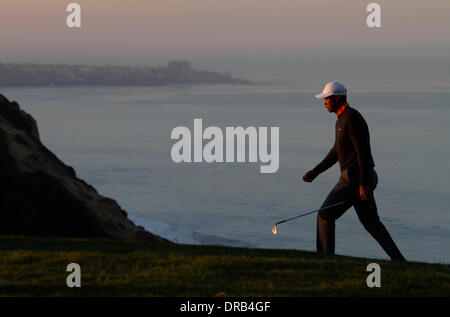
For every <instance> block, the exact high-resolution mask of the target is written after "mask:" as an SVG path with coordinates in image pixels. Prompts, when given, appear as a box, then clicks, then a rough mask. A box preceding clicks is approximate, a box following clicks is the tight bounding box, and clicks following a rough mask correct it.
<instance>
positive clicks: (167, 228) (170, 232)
mask: <svg viewBox="0 0 450 317" xmlns="http://www.w3.org/2000/svg"><path fill="white" fill-rule="evenodd" d="M128 218H129V219H130V220H131V221H133V222H134V223H135V224H136V225H140V226H143V227H144V228H145V230H147V231H149V232H151V233H153V234H156V235H158V236H160V237H162V238H164V239H167V240H169V241H172V242H175V243H180V244H192V245H220V246H230V247H244V248H256V247H257V246H256V245H254V244H252V243H250V242H246V241H241V240H233V239H227V238H223V237H219V236H214V235H207V234H202V233H199V232H195V231H193V230H190V229H189V228H187V227H180V226H174V225H170V224H167V223H164V222H160V221H156V220H151V219H148V218H147V217H145V216H138V215H132V214H128Z"/></svg>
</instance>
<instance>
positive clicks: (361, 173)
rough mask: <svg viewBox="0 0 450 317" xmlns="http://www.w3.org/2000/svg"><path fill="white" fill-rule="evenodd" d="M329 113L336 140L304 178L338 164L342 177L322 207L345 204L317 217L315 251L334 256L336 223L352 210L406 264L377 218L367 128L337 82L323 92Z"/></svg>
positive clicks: (329, 84) (372, 163)
mask: <svg viewBox="0 0 450 317" xmlns="http://www.w3.org/2000/svg"><path fill="white" fill-rule="evenodd" d="M315 97H316V98H317V99H323V100H324V105H325V107H326V108H327V110H328V112H334V113H336V115H337V121H336V140H335V143H334V145H333V147H332V148H331V150H330V152H329V153H328V155H327V156H326V157H325V158H324V159H323V161H322V162H320V163H319V164H318V165H317V166H316V167H314V168H313V169H312V170H310V171H309V172H307V173H306V174H305V175H304V176H303V180H304V181H305V182H312V181H313V180H314V179H315V178H316V177H317V176H318V175H319V174H320V173H323V172H324V171H326V170H327V169H328V168H330V167H331V166H333V165H334V164H335V163H336V162H338V161H339V165H340V168H341V176H340V178H339V181H338V182H337V184H336V186H335V187H334V188H333V189H332V190H331V192H330V193H329V194H328V196H327V198H326V199H325V201H324V203H323V204H322V207H321V208H324V207H327V206H330V205H333V204H336V203H338V202H341V201H344V202H345V203H344V204H341V205H338V206H335V207H332V208H329V209H326V210H322V211H320V212H319V213H318V214H317V243H316V244H317V252H320V253H329V254H334V244H335V242H334V236H335V221H336V219H338V218H339V217H340V216H342V215H343V214H344V212H345V211H347V209H349V208H350V207H352V206H353V207H354V208H355V210H356V214H357V215H358V218H359V220H360V221H361V223H362V224H363V226H364V228H365V229H366V230H367V231H368V232H369V233H370V234H371V235H372V237H374V238H375V240H377V242H378V243H379V244H380V245H381V247H382V248H383V250H384V251H385V252H386V253H387V254H388V255H389V256H390V258H391V260H397V261H405V258H404V257H403V255H402V254H401V252H400V250H399V249H398V248H397V246H396V245H395V243H394V241H393V240H392V238H391V236H390V235H389V233H388V231H387V230H386V228H385V227H384V225H383V224H382V223H381V221H380V218H379V217H378V212H377V206H376V203H375V198H374V195H373V190H374V189H375V187H376V186H377V183H378V177H377V174H376V173H375V170H374V166H375V164H374V161H373V158H372V153H371V149H370V136H369V129H368V127H367V124H366V121H365V120H364V118H363V117H362V115H361V114H360V113H359V112H358V111H357V110H355V109H354V108H352V107H350V106H349V104H348V102H347V89H346V88H345V86H344V85H343V84H341V83H339V82H337V81H334V82H330V83H328V84H326V85H325V88H324V89H323V91H322V93H320V94H317V95H316V96H315Z"/></svg>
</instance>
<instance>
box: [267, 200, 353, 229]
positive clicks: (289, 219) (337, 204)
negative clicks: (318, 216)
mask: <svg viewBox="0 0 450 317" xmlns="http://www.w3.org/2000/svg"><path fill="white" fill-rule="evenodd" d="M343 203H345V202H344V201H341V202H340V203H336V204H333V205H329V206H326V207H323V208H320V209H317V210H313V211H309V212H307V213H304V214H301V215H299V216H295V217H292V218H288V219H284V220H281V221H280V222H277V223H276V224H275V225H279V224H280V223H283V222H287V221H291V220H294V219H297V218H300V217H303V216H307V215H310V214H313V213H315V212H319V211H321V210H325V209H328V208H331V207H335V206H339V205H342V204H343Z"/></svg>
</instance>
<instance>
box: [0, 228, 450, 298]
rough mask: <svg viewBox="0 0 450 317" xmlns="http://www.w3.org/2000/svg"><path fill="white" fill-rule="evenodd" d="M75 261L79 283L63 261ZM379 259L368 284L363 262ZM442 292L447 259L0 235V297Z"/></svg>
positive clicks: (448, 283) (449, 273)
mask: <svg viewBox="0 0 450 317" xmlns="http://www.w3.org/2000/svg"><path fill="white" fill-rule="evenodd" d="M72 262H75V263H78V264H80V266H81V280H82V281H81V286H82V287H81V288H68V287H67V286H66V277H67V275H68V274H69V273H68V272H66V266H67V264H69V263H72ZM371 262H376V263H379V264H380V265H381V272H382V273H381V285H382V287H381V288H368V287H367V285H366V278H367V275H368V274H369V273H368V272H366V267H367V264H369V263H371ZM55 295H56V296H60V295H62V296H450V265H441V264H426V263H395V262H388V261H381V260H369V259H362V258H352V257H344V256H323V255H318V254H316V253H312V252H303V251H293V250H268V249H244V248H229V247H221V246H187V245H175V244H153V243H139V242H123V241H111V240H81V239H44V238H30V237H11V236H6V237H5V236H2V237H0V296H55Z"/></svg>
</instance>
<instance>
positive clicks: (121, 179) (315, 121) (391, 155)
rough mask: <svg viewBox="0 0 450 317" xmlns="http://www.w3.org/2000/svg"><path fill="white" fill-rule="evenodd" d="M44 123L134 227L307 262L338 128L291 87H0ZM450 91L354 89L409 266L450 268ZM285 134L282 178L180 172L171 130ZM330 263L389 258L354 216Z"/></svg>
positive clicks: (69, 160)
mask: <svg viewBox="0 0 450 317" xmlns="http://www.w3.org/2000/svg"><path fill="white" fill-rule="evenodd" d="M0 93H2V94H4V95H5V96H6V97H8V98H9V99H12V100H16V101H17V102H19V104H20V105H21V107H22V109H24V110H25V111H27V112H29V113H30V114H31V115H33V116H34V118H35V119H36V120H37V122H38V127H39V131H40V135H41V139H42V142H43V143H44V144H45V145H46V146H47V147H48V148H49V149H50V150H51V151H53V152H54V153H55V154H56V155H57V156H58V157H59V158H60V159H61V160H62V161H64V162H65V163H66V164H68V165H71V166H73V167H74V168H75V170H76V172H77V175H78V177H80V178H82V179H84V180H86V181H87V182H88V183H90V184H92V185H93V186H94V187H95V188H96V189H97V190H98V191H99V192H100V193H101V194H102V195H105V196H109V197H112V198H114V199H115V200H117V202H118V203H119V204H120V205H121V206H122V208H123V209H125V210H126V211H127V212H128V214H129V217H130V218H131V219H132V220H133V221H134V222H135V223H136V224H138V225H143V226H144V227H145V228H146V229H148V230H149V231H151V232H153V233H155V234H158V235H161V236H163V237H165V238H168V239H170V240H172V241H176V242H180V243H187V244H219V245H232V246H244V247H247V246H248V247H258V248H278V249H300V250H315V238H316V232H315V230H316V215H315V214H313V215H310V216H307V217H302V218H299V219H296V220H293V221H291V222H287V223H284V224H281V225H279V226H278V234H277V235H276V236H274V235H273V234H272V232H271V229H272V226H273V224H274V223H275V222H277V221H279V220H282V219H286V218H290V217H293V216H296V215H299V214H301V213H303V212H307V211H311V210H314V209H316V208H318V207H319V206H320V205H321V204H322V202H323V200H324V199H325V197H326V195H327V194H328V192H329V191H330V190H331V189H332V187H333V186H334V185H335V183H336V182H337V179H338V176H339V167H338V164H336V165H335V166H333V167H332V168H331V169H329V170H328V171H326V172H325V173H323V174H322V175H320V176H319V177H318V178H317V179H316V180H315V181H314V182H313V183H305V182H303V181H302V180H301V177H302V176H303V175H304V173H305V172H307V171H308V170H309V169H311V168H313V167H314V166H315V165H316V164H317V163H319V162H320V161H321V160H322V159H323V158H324V156H325V155H326V154H327V153H328V151H329V150H330V148H331V146H332V145H333V142H334V124H335V121H336V116H335V115H334V114H329V113H328V112H327V111H326V109H325V108H324V106H323V105H322V103H321V101H319V100H316V99H314V97H313V95H314V93H316V92H315V91H312V90H305V89H302V88H301V87H298V86H296V85H259V86H238V85H201V86H185V87H68V88H63V87H48V88H26V87H25V88H5V87H3V88H1V89H0ZM448 100H450V91H446V90H426V89H424V90H401V91H395V90H390V91H387V90H384V91H365V90H353V91H352V92H351V95H349V103H350V105H351V106H353V107H354V108H356V109H358V110H359V111H360V112H361V113H362V114H363V116H364V117H365V119H366V121H367V122H368V125H369V129H370V134H371V143H372V152H373V157H374V160H375V164H376V167H375V169H376V171H377V173H378V176H379V184H378V187H377V189H376V191H375V198H376V201H377V205H378V211H379V215H380V218H381V220H382V222H383V223H384V224H385V226H386V228H387V229H388V231H389V232H390V234H391V236H392V237H393V239H394V241H395V242H396V243H397V245H398V246H399V248H400V250H401V251H402V252H403V253H404V255H405V257H406V258H407V259H409V260H416V261H425V262H441V263H450V212H449V205H450V186H449V185H450V180H449V179H450V169H449V167H448V163H449V156H450V142H449V132H450V129H449V126H450V125H449V122H450V105H449V104H448ZM194 118H201V119H203V122H204V124H205V125H207V126H218V127H221V128H225V127H227V126H233V127H235V126H242V127H249V126H255V127H258V126H267V127H269V126H270V127H273V126H277V127H279V129H280V130H279V131H280V154H279V155H280V157H279V159H280V166H279V170H278V171H277V173H274V174H261V173H259V165H258V164H255V163H253V164H252V163H195V164H194V163H180V164H177V163H174V162H173V161H172V159H171V156H170V149H171V147H172V145H173V143H174V140H171V138H170V135H171V131H172V129H173V128H174V127H177V126H190V125H192V123H193V119H194ZM336 253H338V254H342V255H351V256H360V257H371V258H378V259H387V256H386V254H385V253H384V251H383V250H382V249H381V247H380V246H379V245H378V244H377V243H376V242H375V240H374V239H373V238H372V237H371V236H370V235H369V234H368V233H367V232H366V231H365V230H364V228H363V227H362V225H361V224H360V223H359V221H358V218H357V216H356V213H355V211H354V209H353V208H351V209H349V210H348V211H347V212H346V213H345V214H344V215H343V216H342V217H341V218H339V219H338V220H337V222H336Z"/></svg>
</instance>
